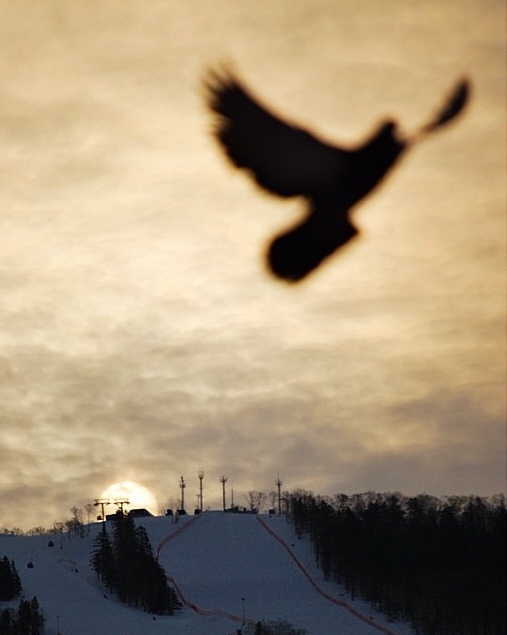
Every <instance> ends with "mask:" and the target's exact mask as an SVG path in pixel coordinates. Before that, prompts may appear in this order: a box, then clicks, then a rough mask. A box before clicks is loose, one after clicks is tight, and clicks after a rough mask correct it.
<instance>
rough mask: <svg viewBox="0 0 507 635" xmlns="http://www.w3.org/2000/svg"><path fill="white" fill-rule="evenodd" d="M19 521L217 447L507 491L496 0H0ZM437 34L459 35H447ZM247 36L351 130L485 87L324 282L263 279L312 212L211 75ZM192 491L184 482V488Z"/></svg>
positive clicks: (374, 484)
mask: <svg viewBox="0 0 507 635" xmlns="http://www.w3.org/2000/svg"><path fill="white" fill-rule="evenodd" d="M0 8H1V13H2V24H3V27H2V28H3V32H4V33H3V44H2V69H1V70H2V77H3V82H2V101H3V115H2V120H1V133H2V148H3V149H2V171H3V174H4V177H3V182H2V209H1V215H0V224H1V228H0V229H1V235H2V253H1V256H0V283H1V288H2V292H1V294H0V302H1V311H2V313H1V316H2V317H1V323H2V328H1V331H0V343H1V348H0V351H1V353H0V355H1V379H0V391H1V395H0V397H1V404H2V406H1V419H2V425H1V428H0V465H1V466H2V469H1V471H0V497H1V501H2V506H1V508H2V514H1V517H0V525H3V526H5V525H7V526H13V525H18V526H23V527H29V526H33V525H36V524H50V523H51V522H52V521H53V520H55V519H57V518H60V517H62V516H65V515H66V514H68V509H69V508H70V507H71V506H73V505H83V504H85V503H86V502H89V501H91V500H93V499H94V498H96V497H98V496H99V495H100V494H101V492H102V491H104V489H106V487H107V486H108V485H110V484H111V483H113V482H116V481H121V480H132V481H139V482H140V483H141V484H143V485H144V486H146V487H148V488H150V489H151V490H152V491H153V493H154V494H155V496H156V497H157V499H158V501H159V504H160V506H161V507H162V506H163V505H164V504H165V501H166V500H167V499H168V498H170V497H177V496H178V480H179V477H180V475H181V474H184V475H185V477H186V479H187V488H188V489H187V494H188V497H187V500H188V501H192V503H193V500H194V499H193V498H192V496H193V494H194V492H193V490H192V487H194V488H195V493H197V489H198V480H197V470H198V469H201V468H202V469H204V470H205V474H206V476H205V481H204V485H205V505H206V504H209V505H219V504H220V500H221V486H220V483H219V482H218V477H219V476H220V474H227V475H228V476H229V481H228V487H229V488H232V487H234V491H235V498H236V499H237V500H238V502H242V497H243V493H244V492H246V491H247V490H248V489H250V488H255V489H262V490H271V489H274V482H275V480H276V478H277V474H278V472H280V476H281V477H282V480H283V483H284V487H287V488H288V489H292V488H295V487H304V488H307V489H312V490H314V491H315V492H317V493H330V494H332V493H335V492H337V491H345V492H356V491H364V490H367V489H375V490H401V491H404V492H406V493H415V492H423V491H426V492H428V493H433V494H438V495H440V494H451V493H471V492H473V493H477V494H492V493H494V492H496V491H500V490H503V489H504V415H505V388H504V386H505V383H504V382H505V341H504V321H505V320H504V318H505V303H504V298H505V264H506V263H505V220H504V214H505V119H504V108H505V65H504V59H505V57H504V56H505V52H504V48H505V46H504V32H503V24H504V18H505V7H504V4H503V3H500V2H496V1H493V2H490V3H488V6H487V10H485V9H484V8H483V7H482V6H479V5H477V6H474V5H471V4H467V6H463V3H461V2H459V1H458V0H456V1H455V2H448V3H445V4H442V3H441V2H433V1H432V0H425V2H424V3H423V4H422V5H421V4H420V3H419V4H418V5H417V7H415V6H412V5H410V4H407V3H401V2H397V1H396V0H392V1H390V3H389V5H388V6H387V5H386V4H385V3H383V4H382V7H380V5H379V7H377V8H376V7H375V6H374V5H373V4H372V3H370V2H359V3H347V2H338V3H337V2H334V1H330V0H319V1H318V2H315V1H312V2H310V1H303V2H299V3H296V5H294V3H293V2H288V0H287V1H285V0H283V1H280V2H276V3H273V2H271V0H269V1H268V0H263V1H261V2H257V3H255V6H254V5H253V4H252V5H251V6H250V7H249V6H247V4H245V3H237V2H233V1H232V0H220V2H219V3H218V4H217V3H214V4H213V6H212V7H211V6H210V7H209V8H206V7H203V4H202V3H200V2H197V0H196V1H192V0H191V1H189V2H185V3H180V2H167V1H166V0H164V1H163V2H158V1H154V2H151V3H150V4H149V6H148V5H146V3H143V2H138V1H137V0H128V1H127V2H125V1H122V2H116V1H113V2H109V3H107V4H106V5H104V6H98V5H97V6H95V5H86V4H83V3H81V2H78V1H73V0H71V1H69V0H65V1H64V0H52V1H50V2H46V3H42V4H38V5H36V6H35V5H34V4H33V3H31V2H28V0H21V1H19V2H16V3H10V2H8V1H7V0H0ZM435 51H437V52H438V51H441V54H438V55H437V54H435ZM227 57H229V58H230V59H232V60H234V62H235V63H236V64H237V68H238V72H239V73H241V74H242V75H243V76H244V79H245V81H247V82H249V83H250V84H251V85H252V87H254V88H255V89H257V90H258V92H259V93H260V94H261V95H262V96H263V97H264V98H265V99H266V100H268V101H270V102H271V103H273V104H274V106H276V107H278V108H280V109H281V110H283V111H284V113H286V114H287V116H290V117H292V118H301V121H302V122H309V124H311V125H312V126H313V127H315V128H317V129H318V130H320V131H322V133H323V134H325V136H329V137H330V138H333V137H334V138H336V139H337V140H339V139H343V141H344V143H352V142H355V141H357V140H358V139H360V138H361V136H362V135H364V134H366V133H367V132H368V131H369V130H370V129H371V128H372V126H373V125H374V124H375V123H376V122H377V120H378V119H379V118H380V117H382V116H386V115H392V116H399V117H400V119H401V121H402V123H403V125H404V129H405V130H407V131H410V130H414V129H416V128H417V126H418V125H419V124H420V123H421V122H423V121H424V120H425V119H426V118H427V116H428V114H429V113H430V112H431V111H432V109H434V108H435V107H436V106H438V105H439V104H440V103H441V101H442V98H443V96H444V95H445V93H446V92H447V91H448V90H449V89H450V88H451V86H452V84H453V82H454V81H455V80H456V79H458V78H459V77H460V76H462V75H463V74H467V75H468V76H469V77H470V78H471V80H472V83H473V86H474V93H473V98H472V103H471V107H470V109H469V111H468V112H467V114H466V116H465V117H463V119H462V120H460V121H459V123H458V124H456V126H455V127H454V128H452V129H449V130H448V131H446V132H443V133H442V134H441V135H439V136H435V138H433V139H429V140H428V141H427V142H426V143H424V144H421V146H420V147H417V148H415V149H414V150H413V151H412V153H411V154H410V155H409V156H408V157H407V159H406V160H405V162H404V163H402V165H401V166H400V168H399V169H398V170H397V171H395V172H394V174H393V175H392V178H390V179H389V180H388V182H387V183H386V184H385V185H384V186H383V188H382V190H381V191H380V192H379V193H378V194H377V195H376V196H374V197H372V198H371V199H370V200H368V201H366V203H365V204H364V205H363V206H362V207H361V208H360V209H358V210H357V212H356V216H355V220H356V222H357V224H358V225H359V226H360V227H361V229H362V235H361V237H360V238H359V239H358V240H357V241H354V242H353V244H352V245H351V246H350V247H348V248H347V250H346V251H345V252H344V254H343V255H341V256H339V257H337V258H335V259H334V260H333V261H332V262H330V263H329V265H327V266H326V267H325V268H323V269H322V271H321V272H319V273H317V274H316V275H315V276H312V277H311V278H310V279H309V280H308V282H307V283H304V284H302V285H301V286H298V287H296V288H289V287H287V286H286V285H284V284H280V283H279V282H277V281H274V280H273V279H271V278H269V277H268V275H267V273H266V272H265V269H264V265H263V260H262V258H263V248H264V247H263V245H264V242H265V240H266V239H267V238H268V237H269V236H271V235H272V234H273V232H275V231H277V230H278V229H280V228H281V227H283V226H284V225H287V224H288V223H290V222H291V221H293V220H295V218H296V216H297V214H298V213H299V209H300V207H299V204H298V202H297V201H290V202H285V203H281V202H279V201H277V200H275V199H272V198H270V197H268V196H266V195H265V194H263V193H260V192H259V191H257V190H255V188H253V187H252V186H251V184H250V183H249V182H248V181H247V179H245V178H244V177H243V176H242V175H240V174H237V173H233V172H231V171H230V170H229V169H228V166H227V165H226V164H225V162H224V161H223V159H222V158H221V156H220V155H219V153H218V151H217V149H216V147H215V146H214V144H213V141H212V139H211V137H210V135H209V118H208V114H207V113H206V112H205V109H204V106H203V103H202V94H201V91H200V84H199V82H200V77H201V76H202V74H203V72H204V70H205V68H206V67H207V66H209V65H210V64H213V63H215V62H216V61H217V60H220V59H224V58H227ZM192 503H189V504H190V505H191V504H192Z"/></svg>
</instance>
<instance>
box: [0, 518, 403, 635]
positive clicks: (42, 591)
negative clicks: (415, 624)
mask: <svg viewBox="0 0 507 635" xmlns="http://www.w3.org/2000/svg"><path fill="white" fill-rule="evenodd" d="M136 522H137V523H139V524H143V525H144V526H145V527H146V529H147V531H148V534H149V536H150V540H151V543H152V546H153V550H154V552H155V553H156V554H158V557H159V561H160V563H161V564H162V566H163V567H164V569H165V571H166V574H167V576H168V578H169V580H170V582H171V584H172V585H173V586H174V587H175V588H176V589H177V591H178V593H179V594H180V598H181V600H182V602H183V604H184V606H183V608H182V610H181V611H178V612H177V614H176V615H175V616H172V617H160V616H152V615H149V614H147V613H143V612H141V611H137V610H135V609H132V608H129V607H127V606H125V605H123V604H120V603H119V602H118V601H117V600H116V599H115V597H114V596H112V595H111V594H109V593H108V592H107V591H105V589H104V588H103V587H102V586H101V585H100V584H99V583H98V582H97V579H96V576H95V574H94V573H93V571H92V570H91V569H90V565H89V558H90V552H91V547H92V543H93V539H94V538H95V536H96V535H97V533H98V532H99V531H101V526H100V525H99V524H94V525H91V526H90V531H89V533H87V534H86V535H85V537H84V538H78V537H72V538H71V539H70V540H69V539H68V538H67V537H64V538H63V540H60V538H56V537H53V541H54V547H49V546H48V541H49V539H48V536H33V537H24V536H5V535H0V557H1V556H4V555H6V556H7V557H8V558H9V559H11V558H13V559H14V560H15V562H16V566H17V569H18V571H19V574H20V576H21V578H22V583H23V592H24V595H25V597H27V598H31V597H32V596H34V595H36V596H37V597H38V599H39V602H40V604H41V606H42V608H43V610H44V613H45V615H46V618H47V621H46V635H54V634H55V633H56V631H57V624H59V630H60V633H61V635H158V634H162V633H164V634H167V633H171V634H172V635H230V634H234V635H235V634H236V633H237V630H238V629H241V625H242V622H243V618H245V622H250V621H257V620H263V619H266V620H275V619H285V620H288V621H289V622H291V623H292V624H293V625H294V626H295V627H297V628H306V629H307V630H308V633H309V635H335V634H340V635H377V634H378V633H385V634H393V635H401V634H402V635H409V633H410V632H411V631H410V628H409V627H407V626H402V625H400V624H390V623H388V622H387V620H386V619H385V618H384V617H383V616H381V615H377V614H374V613H373V611H372V610H371V608H370V607H369V606H368V605H367V604H365V603H362V602H357V601H356V602H351V601H350V599H349V598H347V595H346V593H345V592H344V591H343V589H340V587H338V586H336V585H334V584H331V583H327V582H325V581H324V580H323V578H322V575H321V573H320V571H319V569H318V568H317V567H316V565H315V562H314V558H313V556H312V549H311V545H310V544H309V542H308V541H307V540H304V539H303V540H298V539H297V538H296V536H295V534H294V531H293V528H292V526H291V525H290V524H289V523H287V521H286V520H285V519H284V518H282V517H276V516H273V517H269V516H267V515H262V516H255V515H251V514H226V513H223V512H206V513H204V514H202V515H200V516H188V517H180V519H179V520H178V522H174V521H173V520H172V519H171V518H170V517H158V518H145V519H139V520H137V521H136ZM32 559H33V564H34V566H33V568H28V567H27V564H28V562H30V561H31V560H32ZM18 603H19V600H18V601H16V602H13V603H10V604H6V603H0V608H3V607H5V606H10V605H12V606H17V604H18Z"/></svg>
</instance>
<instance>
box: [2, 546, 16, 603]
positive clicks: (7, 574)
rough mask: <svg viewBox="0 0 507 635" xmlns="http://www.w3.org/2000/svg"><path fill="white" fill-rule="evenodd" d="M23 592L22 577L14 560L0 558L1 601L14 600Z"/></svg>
mask: <svg viewBox="0 0 507 635" xmlns="http://www.w3.org/2000/svg"><path fill="white" fill-rule="evenodd" d="M20 593H21V578H20V577H19V573H18V570H17V569H16V564H15V562H14V560H11V561H9V559H8V558H7V556H3V558H2V559H1V560H0V601H5V600H12V599H13V598H15V597H16V596H18V595H19V594H20Z"/></svg>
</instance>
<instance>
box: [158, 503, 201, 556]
mask: <svg viewBox="0 0 507 635" xmlns="http://www.w3.org/2000/svg"><path fill="white" fill-rule="evenodd" d="M200 517H201V515H200V514H196V515H195V516H193V518H191V519H190V520H188V521H187V522H186V523H184V524H183V525H181V527H179V528H178V529H176V531H173V532H172V534H169V535H168V536H166V537H165V538H162V540H161V541H160V542H159V544H158V547H157V557H156V560H157V562H158V556H159V555H160V551H161V550H162V547H165V546H166V544H167V543H168V542H170V541H171V540H172V539H173V538H176V536H179V535H180V534H181V532H182V531H185V530H186V529H188V528H189V527H190V526H191V525H193V524H194V523H195V522H196V521H197V520H199V518H200Z"/></svg>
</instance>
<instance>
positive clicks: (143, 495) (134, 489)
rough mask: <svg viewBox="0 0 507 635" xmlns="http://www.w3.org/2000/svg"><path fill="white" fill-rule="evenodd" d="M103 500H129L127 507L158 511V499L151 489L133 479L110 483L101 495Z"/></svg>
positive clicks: (155, 512) (112, 501)
mask: <svg viewBox="0 0 507 635" xmlns="http://www.w3.org/2000/svg"><path fill="white" fill-rule="evenodd" d="M101 499H102V500H107V501H110V502H111V503H114V502H115V501H118V502H120V501H128V503H125V509H127V510H128V509H139V508H144V509H147V510H148V511H149V512H151V513H152V514H155V515H156V514H157V513H158V507H157V500H156V498H155V497H154V496H153V494H152V493H151V492H150V490H149V489H147V488H146V487H143V486H142V485H139V483H134V482H133V481H122V482H121V483H115V484H114V485H110V486H109V487H108V488H107V489H106V490H104V492H103V493H102V495H101Z"/></svg>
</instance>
